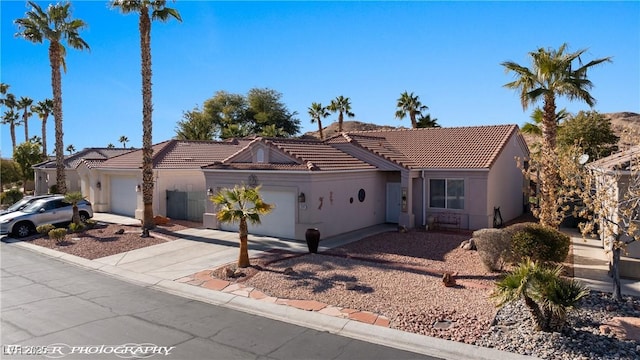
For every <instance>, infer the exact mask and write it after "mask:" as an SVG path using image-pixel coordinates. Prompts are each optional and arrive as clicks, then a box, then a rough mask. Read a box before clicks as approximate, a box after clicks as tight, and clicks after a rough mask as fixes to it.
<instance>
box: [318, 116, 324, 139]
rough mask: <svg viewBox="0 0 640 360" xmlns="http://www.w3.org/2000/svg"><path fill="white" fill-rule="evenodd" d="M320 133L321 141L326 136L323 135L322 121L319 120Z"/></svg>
mask: <svg viewBox="0 0 640 360" xmlns="http://www.w3.org/2000/svg"><path fill="white" fill-rule="evenodd" d="M318 131H319V132H320V140H323V139H324V135H322V120H320V118H318Z"/></svg>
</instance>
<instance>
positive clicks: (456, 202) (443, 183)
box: [429, 179, 464, 210]
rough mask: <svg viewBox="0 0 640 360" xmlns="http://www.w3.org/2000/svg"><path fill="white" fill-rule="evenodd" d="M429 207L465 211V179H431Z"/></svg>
mask: <svg viewBox="0 0 640 360" xmlns="http://www.w3.org/2000/svg"><path fill="white" fill-rule="evenodd" d="M429 207H432V208H439V209H454V210H463V209H464V179H429Z"/></svg>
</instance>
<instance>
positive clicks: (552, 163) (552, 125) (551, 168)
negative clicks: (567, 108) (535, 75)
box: [538, 93, 560, 229]
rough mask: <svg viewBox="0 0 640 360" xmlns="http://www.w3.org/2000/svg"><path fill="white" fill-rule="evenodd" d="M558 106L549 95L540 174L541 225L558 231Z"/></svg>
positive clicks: (545, 108)
mask: <svg viewBox="0 0 640 360" xmlns="http://www.w3.org/2000/svg"><path fill="white" fill-rule="evenodd" d="M556 136H557V122H556V104H555V95H554V94H553V93H548V94H546V95H545V98H544V115H543V118H542V138H543V144H542V152H543V154H545V156H543V157H542V160H541V165H542V169H541V170H542V171H541V172H540V179H538V181H539V182H540V193H541V195H542V199H541V200H542V201H541V202H540V216H539V218H540V223H541V224H542V225H545V226H549V227H552V228H554V229H557V228H558V226H559V225H560V221H559V217H558V216H557V213H558V210H557V209H558V205H557V202H558V193H557V191H558V190H557V189H558V185H559V183H560V174H559V172H558V162H557V160H556V152H555V150H556Z"/></svg>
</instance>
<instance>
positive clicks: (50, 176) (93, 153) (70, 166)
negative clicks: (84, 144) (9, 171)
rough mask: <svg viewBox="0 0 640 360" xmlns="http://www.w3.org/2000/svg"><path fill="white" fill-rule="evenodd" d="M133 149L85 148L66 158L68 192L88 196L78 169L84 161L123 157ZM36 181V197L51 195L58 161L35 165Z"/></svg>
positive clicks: (52, 158)
mask: <svg viewBox="0 0 640 360" xmlns="http://www.w3.org/2000/svg"><path fill="white" fill-rule="evenodd" d="M132 150H133V149H116V148H85V149H82V150H80V151H78V152H77V153H75V154H72V155H68V156H65V157H64V161H63V163H64V168H65V183H66V185H67V191H69V192H71V191H82V193H83V194H85V195H86V193H87V192H88V189H87V188H85V189H82V187H81V184H80V178H79V177H78V172H77V171H76V167H77V166H78V164H79V163H80V162H81V161H82V160H83V159H94V160H95V161H102V160H106V159H108V158H111V157H114V156H117V155H121V154H124V153H127V152H130V151H132ZM32 167H33V170H34V180H35V186H34V187H35V188H34V194H35V195H44V194H48V193H49V189H50V188H51V186H53V185H55V184H56V159H55V157H50V158H49V160H47V161H44V162H41V163H39V164H36V165H33V166H32Z"/></svg>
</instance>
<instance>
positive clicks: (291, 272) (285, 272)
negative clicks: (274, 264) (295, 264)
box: [282, 267, 296, 275]
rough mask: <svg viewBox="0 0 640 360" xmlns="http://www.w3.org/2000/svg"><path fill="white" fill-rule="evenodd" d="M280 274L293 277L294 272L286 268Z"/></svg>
mask: <svg viewBox="0 0 640 360" xmlns="http://www.w3.org/2000/svg"><path fill="white" fill-rule="evenodd" d="M282 273H283V274H285V275H293V274H295V273H296V272H295V271H293V268H290V267H288V268H286V269H284V271H282Z"/></svg>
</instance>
